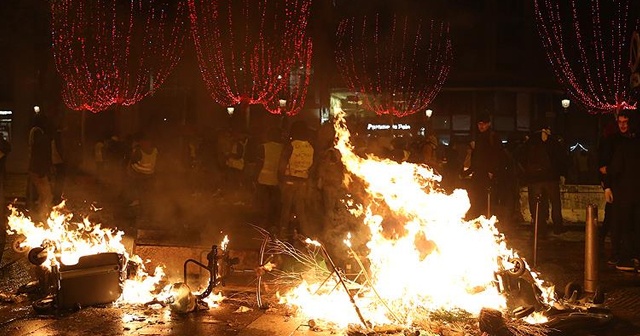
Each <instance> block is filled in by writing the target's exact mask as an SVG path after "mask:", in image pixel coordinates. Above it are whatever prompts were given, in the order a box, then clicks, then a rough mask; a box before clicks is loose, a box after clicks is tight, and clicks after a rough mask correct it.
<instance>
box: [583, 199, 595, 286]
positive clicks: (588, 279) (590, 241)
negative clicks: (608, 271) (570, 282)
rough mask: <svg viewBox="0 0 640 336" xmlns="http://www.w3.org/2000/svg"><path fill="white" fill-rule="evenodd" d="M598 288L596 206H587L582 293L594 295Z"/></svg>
mask: <svg viewBox="0 0 640 336" xmlns="http://www.w3.org/2000/svg"><path fill="white" fill-rule="evenodd" d="M597 287H598V206H597V205H595V204H589V205H588V206H587V218H586V221H585V236H584V291H585V292H587V293H595V291H596V288H597Z"/></svg>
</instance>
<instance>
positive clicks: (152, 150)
mask: <svg viewBox="0 0 640 336" xmlns="http://www.w3.org/2000/svg"><path fill="white" fill-rule="evenodd" d="M157 160H158V149H157V148H156V147H155V146H154V145H153V143H152V142H151V141H149V140H148V139H146V138H145V137H144V136H143V137H141V138H140V139H139V140H138V141H137V142H134V144H133V148H132V155H131V161H130V163H129V167H128V172H129V174H128V175H129V177H130V186H131V195H130V198H131V202H130V203H129V206H136V205H139V204H140V199H141V197H142V196H143V194H145V193H146V192H148V191H149V189H150V188H151V186H152V184H153V177H155V173H156V161H157Z"/></svg>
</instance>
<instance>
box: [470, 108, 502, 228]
mask: <svg viewBox="0 0 640 336" xmlns="http://www.w3.org/2000/svg"><path fill="white" fill-rule="evenodd" d="M470 148H471V151H470V156H469V168H468V169H466V170H465V171H464V172H463V176H469V177H470V181H469V186H468V189H467V190H468V192H469V200H470V201H471V208H470V209H469V212H468V214H469V216H470V217H471V218H476V217H479V216H480V215H485V216H488V215H489V214H488V213H487V212H488V211H487V210H488V207H489V204H488V198H489V197H488V195H490V193H492V190H491V189H492V188H494V187H495V182H496V181H497V174H499V173H501V171H502V170H503V167H504V159H503V149H502V144H501V143H500V138H499V137H498V134H497V133H496V132H495V131H494V130H493V129H492V128H491V119H490V116H489V115H488V114H482V115H480V116H478V119H477V133H476V136H475V139H474V141H473V142H472V143H471V145H470ZM494 192H495V191H494ZM494 199H495V197H491V201H492V203H493V202H494Z"/></svg>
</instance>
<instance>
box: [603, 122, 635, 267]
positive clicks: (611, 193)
mask: <svg viewBox="0 0 640 336" xmlns="http://www.w3.org/2000/svg"><path fill="white" fill-rule="evenodd" d="M617 121H618V127H619V128H620V129H621V131H622V130H623V129H624V128H625V125H624V124H627V125H626V127H628V131H627V132H624V133H622V132H621V137H620V138H619V140H618V141H617V143H616V145H615V148H614V151H613V156H612V157H611V162H610V164H609V166H608V167H607V177H608V179H607V184H606V185H605V198H606V199H607V202H610V203H612V204H613V221H614V223H613V230H614V232H615V233H614V234H612V236H613V237H619V238H620V240H619V243H620V249H619V253H620V255H619V257H620V260H619V262H618V263H617V264H616V268H617V269H618V270H621V271H637V270H638V268H639V267H640V262H639V258H640V198H638V195H637V192H638V190H640V179H639V178H638V172H639V171H640V138H638V137H637V135H636V131H637V129H638V128H637V118H636V116H635V113H634V112H629V111H627V110H623V111H621V112H620V113H619V114H618V116H617ZM609 187H610V188H609Z"/></svg>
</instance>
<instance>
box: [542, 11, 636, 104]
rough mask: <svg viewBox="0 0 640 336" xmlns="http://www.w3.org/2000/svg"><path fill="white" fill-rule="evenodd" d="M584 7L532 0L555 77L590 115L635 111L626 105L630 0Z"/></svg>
mask: <svg viewBox="0 0 640 336" xmlns="http://www.w3.org/2000/svg"><path fill="white" fill-rule="evenodd" d="M587 4H588V3H587V1H585V0H581V1H580V5H578V1H577V0H572V1H571V2H570V3H569V4H565V3H562V4H561V3H560V2H558V1H555V0H535V3H534V6H535V12H536V15H535V16H536V22H537V25H538V32H539V35H540V37H541V40H542V44H543V46H544V48H545V50H546V53H547V58H548V59H549V62H550V63H551V66H552V68H553V71H554V74H555V76H556V79H557V80H558V81H559V82H560V83H561V84H562V85H563V87H564V88H565V90H566V91H567V92H568V94H569V95H570V96H571V97H572V98H573V99H575V100H576V101H578V102H579V103H580V104H582V105H583V106H584V107H585V108H587V110H588V111H589V112H591V113H608V112H615V111H618V110H619V109H620V108H622V107H626V108H634V106H632V105H629V104H628V103H627V101H628V100H629V96H630V93H629V88H628V78H629V75H630V73H631V71H630V68H629V66H628V64H629V59H628V52H627V48H628V47H629V44H628V43H629V40H630V37H631V33H632V31H633V28H635V27H633V28H631V29H629V27H628V26H629V24H628V11H629V1H628V0H615V1H614V0H612V1H607V3H606V5H605V6H601V3H600V1H599V0H590V6H589V5H587ZM567 23H571V25H570V26H568V25H566V24H567ZM563 24H564V26H563ZM585 33H586V34H585Z"/></svg>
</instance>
